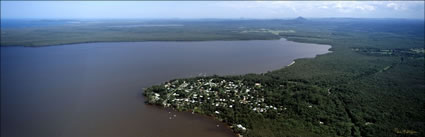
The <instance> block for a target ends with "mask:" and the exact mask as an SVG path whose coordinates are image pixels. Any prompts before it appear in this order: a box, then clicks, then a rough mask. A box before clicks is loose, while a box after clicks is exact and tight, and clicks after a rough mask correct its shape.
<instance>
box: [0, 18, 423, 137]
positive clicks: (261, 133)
mask: <svg viewBox="0 0 425 137" xmlns="http://www.w3.org/2000/svg"><path fill="white" fill-rule="evenodd" d="M140 24H144V25H145V26H140ZM167 24H168V26H167ZM169 24H174V25H169ZM176 24H178V25H176ZM128 25H130V26H132V27H122V26H128ZM137 25H139V26H137ZM146 25H147V26H149V27H147V26H146ZM152 26H155V27H152ZM1 33H2V35H1V45H2V46H48V45H56V44H70V43H81V42H106V41H149V40H161V41H181V40H190V41H192V40H251V39H278V38H280V37H284V38H286V39H288V40H291V41H297V42H305V43H320V44H328V45H332V48H331V50H332V51H333V53H330V54H326V55H320V56H318V57H316V58H314V59H298V60H296V63H295V64H293V65H291V66H290V67H286V68H283V69H279V70H274V71H272V72H268V73H264V74H247V75H241V76H211V77H207V78H214V79H220V80H227V81H245V82H246V84H253V83H261V85H263V87H264V91H262V92H260V93H259V94H260V95H262V96H264V98H265V100H266V103H268V104H271V105H274V106H279V105H281V106H282V105H283V106H287V112H285V113H282V114H280V115H275V114H264V113H256V112H252V111H251V110H250V109H249V108H245V107H242V106H241V107H238V108H236V107H235V108H234V109H224V108H216V107H206V106H203V105H189V106H186V107H184V108H179V109H180V110H193V109H195V108H196V110H197V112H198V113H202V114H205V115H213V116H215V117H216V118H217V119H219V120H222V121H223V122H226V123H229V125H233V124H236V123H239V124H242V125H244V126H245V127H246V128H247V130H246V131H239V130H235V132H237V133H241V134H243V135H244V136H247V137H284V136H306V137H311V136H366V137H369V136H370V137H372V136H382V137H392V136H418V137H419V136H425V130H424V129H425V92H424V91H425V79H424V78H425V66H424V63H425V59H424V52H423V51H424V21H423V20H398V19H343V18H340V19H310V20H302V21H300V20H168V21H134V22H125V23H123V22H122V21H121V22H119V21H115V22H114V21H109V22H106V21H105V22H95V21H85V22H82V23H80V24H79V25H75V24H66V25H56V26H43V27H9V28H7V27H6V28H2V30H1ZM198 79H205V77H197V78H190V79H185V80H186V81H196V80H198ZM165 92H166V89H165V88H163V85H159V86H153V87H152V88H149V89H147V90H146V91H145V93H146V94H149V93H159V94H164V93H165ZM148 99H149V98H148ZM151 103H153V104H160V103H155V102H151ZM236 105H237V104H236ZM308 106H312V107H308ZM217 109H220V110H222V112H226V113H225V114H221V115H216V114H215V113H214V112H215V111H216V110H217ZM318 121H320V122H323V123H319V122H318Z"/></svg>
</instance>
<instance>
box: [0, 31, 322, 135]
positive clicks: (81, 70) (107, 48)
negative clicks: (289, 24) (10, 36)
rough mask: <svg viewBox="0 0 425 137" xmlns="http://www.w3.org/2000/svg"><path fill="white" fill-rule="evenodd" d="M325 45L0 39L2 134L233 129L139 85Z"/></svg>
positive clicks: (267, 66) (245, 67) (247, 69)
mask: <svg viewBox="0 0 425 137" xmlns="http://www.w3.org/2000/svg"><path fill="white" fill-rule="evenodd" d="M329 48H330V46H327V45H317V44H304V43H295V42H289V41H286V40H284V39H281V40H255V41H207V42H124V43H119V42H118V43H89V44H74V45H64V46H51V47H41V48H28V47H2V48H1V136H2V137H170V136H173V137H232V136H234V135H233V133H232V131H231V130H230V129H227V128H226V126H225V125H224V124H222V123H219V122H217V121H215V120H212V119H210V118H207V117H203V116H199V115H192V114H190V113H185V112H174V111H171V110H167V109H161V108H158V107H153V106H149V105H145V104H144V98H143V96H142V95H141V93H142V89H143V88H146V87H149V86H151V85H153V84H160V83H162V82H165V81H168V80H171V79H173V78H182V77H191V76H198V75H199V74H202V75H204V74H206V75H212V74H219V75H229V74H230V75H235V74H245V73H262V72H266V71H268V70H274V69H278V68H281V67H284V66H286V65H288V64H290V63H291V62H292V60H294V59H296V58H305V57H314V56H315V55H317V54H324V53H327V52H328V49H329ZM174 114H176V115H177V117H175V118H174V117H173V115H174ZM170 117H173V118H172V119H170ZM217 124H220V125H221V126H219V127H217V126H216V125H217Z"/></svg>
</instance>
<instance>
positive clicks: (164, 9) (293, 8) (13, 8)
mask: <svg viewBox="0 0 425 137" xmlns="http://www.w3.org/2000/svg"><path fill="white" fill-rule="evenodd" d="M298 16H303V17H307V18H322V17H352V18H416V19H424V1H408V2H403V1H367V2H364V1H362V2H359V1H174V2H170V1H159V2H152V1H124V2H116V1H42V2H40V1H1V18H44V19H75V18H82V19H92V18H95V19H98V18H103V19H105V18H107V19H113V18H190V19H193V18H260V19H267V18H293V17H298Z"/></svg>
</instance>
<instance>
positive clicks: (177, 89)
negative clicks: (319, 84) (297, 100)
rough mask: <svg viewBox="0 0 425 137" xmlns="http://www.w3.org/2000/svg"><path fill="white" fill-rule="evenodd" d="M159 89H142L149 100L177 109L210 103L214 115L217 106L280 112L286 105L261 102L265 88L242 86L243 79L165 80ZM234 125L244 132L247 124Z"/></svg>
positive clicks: (217, 109) (192, 109)
mask: <svg viewBox="0 0 425 137" xmlns="http://www.w3.org/2000/svg"><path fill="white" fill-rule="evenodd" d="M160 88H161V89H162V90H157V91H161V92H155V91H153V90H147V91H145V95H146V96H147V98H148V103H150V104H157V105H161V106H164V107H172V108H176V109H178V110H191V111H192V112H194V113H195V112H197V110H199V109H202V108H200V107H201V106H205V105H209V107H208V108H215V109H216V111H214V114H213V115H214V116H216V117H220V114H222V112H220V111H219V108H228V109H233V108H234V107H235V106H237V105H246V106H248V107H249V108H250V109H251V110H252V111H254V112H257V113H268V112H275V113H281V112H283V111H285V110H286V109H287V108H286V107H284V106H273V105H269V104H266V103H265V102H264V97H262V96H260V95H259V94H258V92H259V91H262V90H264V89H263V88H262V85H261V84H260V83H255V84H253V85H245V84H244V82H243V81H241V80H239V81H226V80H216V79H213V78H211V79H203V78H201V79H198V80H196V81H194V82H187V81H184V80H180V81H179V80H175V81H171V82H167V83H165V84H163V85H161V87H160ZM233 125H234V126H232V127H233V128H238V129H239V130H242V131H245V130H246V127H244V126H243V125H241V124H238V123H235V124H233Z"/></svg>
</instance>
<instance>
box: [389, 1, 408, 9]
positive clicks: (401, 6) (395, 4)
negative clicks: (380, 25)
mask: <svg viewBox="0 0 425 137" xmlns="http://www.w3.org/2000/svg"><path fill="white" fill-rule="evenodd" d="M387 7H388V8H392V9H394V10H406V9H407V7H406V5H404V4H398V3H394V2H391V3H388V4H387Z"/></svg>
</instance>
